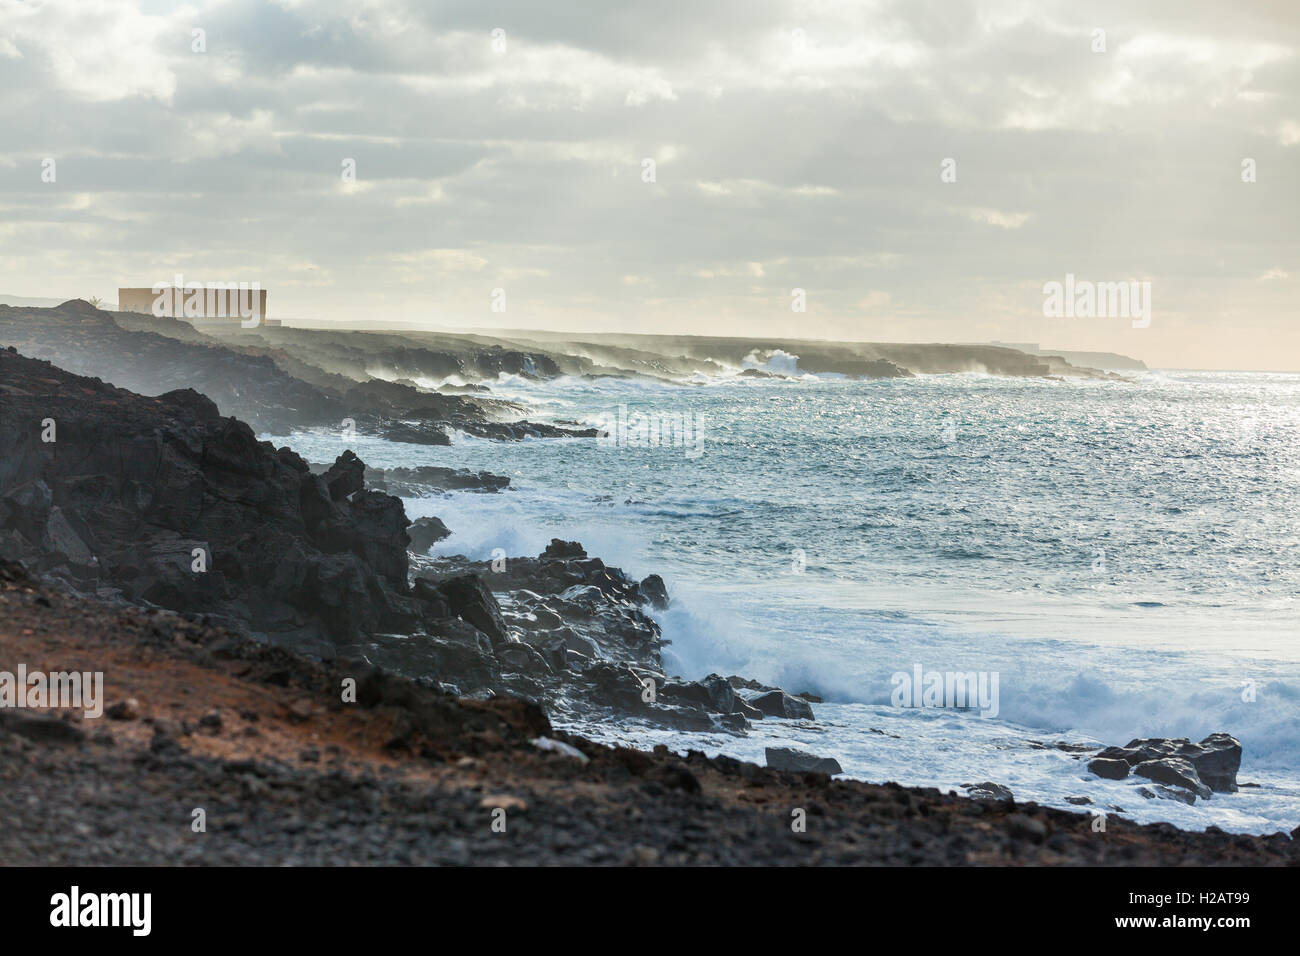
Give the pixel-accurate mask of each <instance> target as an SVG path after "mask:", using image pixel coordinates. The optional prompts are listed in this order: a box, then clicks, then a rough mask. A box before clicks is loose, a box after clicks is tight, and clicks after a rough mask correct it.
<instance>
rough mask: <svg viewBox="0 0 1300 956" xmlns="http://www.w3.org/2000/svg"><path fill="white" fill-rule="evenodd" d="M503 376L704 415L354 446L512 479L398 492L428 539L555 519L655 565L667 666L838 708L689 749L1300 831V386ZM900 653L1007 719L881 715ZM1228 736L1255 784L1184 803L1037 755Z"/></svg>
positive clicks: (375, 456)
mask: <svg viewBox="0 0 1300 956" xmlns="http://www.w3.org/2000/svg"><path fill="white" fill-rule="evenodd" d="M494 391H495V392H497V393H498V394H501V395H505V396H508V397H512V398H517V399H519V400H520V401H523V402H526V403H527V404H528V405H529V406H530V407H531V409H532V411H531V412H530V416H531V417H534V418H553V419H557V420H578V421H584V422H598V421H599V422H600V423H602V424H605V423H608V421H610V420H611V419H615V420H623V421H626V420H628V419H631V420H632V424H633V429H632V433H633V434H636V428H635V426H636V424H637V422H638V419H637V418H636V417H634V416H637V415H639V416H641V418H640V419H639V420H640V421H645V420H647V419H653V420H655V421H656V422H659V421H667V422H670V423H672V424H674V425H681V424H683V423H685V424H687V425H689V426H690V427H691V428H692V429H698V432H696V431H694V430H693V431H692V432H691V439H692V440H691V441H689V442H685V443H681V444H671V443H670V444H669V445H668V446H667V447H664V446H661V447H629V446H628V445H627V444H626V443H619V444H617V445H615V444H613V443H610V442H604V443H601V442H594V441H590V440H563V441H525V442H522V443H518V444H510V445H504V444H500V443H494V442H486V441H479V440H475V439H472V438H461V439H459V440H458V441H457V442H456V443H455V444H454V445H453V446H452V447H451V448H426V447H420V446H413V445H397V444H392V443H388V442H384V441H382V440H379V439H366V438H361V439H357V440H355V441H352V442H350V443H348V444H349V445H350V446H351V447H353V448H354V449H355V450H356V451H357V453H358V454H359V455H361V456H362V457H363V458H364V459H365V460H366V461H367V462H369V463H370V464H372V465H376V466H380V467H383V466H395V465H417V464H451V465H456V466H464V467H472V468H481V469H487V470H490V471H495V472H498V473H503V474H508V475H510V477H511V479H512V484H513V488H512V490H511V491H509V492H508V493H506V494H502V495H495V496H494V495H470V494H459V495H452V496H448V497H444V498H437V499H422V500H413V501H408V503H407V507H408V512H409V513H410V514H411V515H412V516H418V515H422V514H437V515H439V516H440V517H441V518H443V520H444V521H446V523H447V525H448V526H449V527H450V528H451V529H452V530H453V532H454V534H453V536H452V537H451V538H449V539H447V540H446V541H445V542H443V543H442V544H441V545H440V546H439V550H440V551H442V552H445V553H464V554H468V555H470V556H473V557H479V558H482V557H487V556H489V555H490V554H491V552H492V551H493V549H495V548H503V549H504V550H505V551H506V553H507V554H536V553H538V552H540V550H541V549H542V548H543V547H544V546H545V544H546V543H547V541H549V539H550V538H551V537H564V538H570V539H573V538H576V539H579V540H581V541H582V542H583V543H584V544H585V545H586V546H587V548H588V550H589V551H590V552H591V553H593V554H598V555H601V556H603V557H605V558H606V559H607V560H608V561H610V562H611V563H619V564H622V565H623V566H624V567H625V568H626V569H627V570H629V571H631V572H633V573H637V574H643V573H648V572H651V571H654V572H658V573H660V574H663V576H664V578H665V580H666V581H667V582H668V586H669V590H670V593H672V595H673V597H674V604H673V607H672V608H671V609H670V610H669V611H667V612H664V614H663V615H662V620H661V623H662V624H663V627H664V633H665V636H666V637H668V638H669V639H670V640H671V641H672V645H671V648H670V656H669V662H670V663H671V664H672V665H673V667H674V669H676V670H677V671H679V672H681V673H684V674H686V675H687V676H692V677H698V676H703V675H704V674H707V673H709V672H711V671H717V672H721V673H726V674H730V673H740V674H745V675H748V676H754V677H758V678H759V679H763V680H767V681H772V682H774V683H778V684H780V685H781V686H783V687H785V688H787V689H788V690H792V691H802V690H811V691H814V692H816V693H818V694H820V695H822V696H823V697H825V698H826V699H827V700H828V701H829V702H830V703H828V704H826V705H823V706H822V707H819V708H817V710H818V716H819V721H818V725H817V726H816V727H808V728H800V727H794V726H792V725H790V724H789V723H788V722H778V721H768V722H765V724H766V726H762V727H761V728H756V730H755V732H754V733H752V734H751V735H750V737H749V738H748V739H745V740H735V739H725V738H724V739H718V740H711V739H704V740H700V741H695V742H694V743H693V744H692V745H698V746H702V747H704V748H705V749H710V750H715V751H716V750H725V751H727V752H730V753H734V754H737V755H738V756H745V757H754V756H761V749H762V746H763V745H764V743H771V742H772V739H780V738H782V737H786V738H789V739H799V736H800V735H802V737H805V738H806V737H811V740H808V739H801V740H800V742H801V743H802V744H805V745H807V746H808V747H809V748H811V749H816V750H817V751H818V752H829V753H834V754H836V755H838V756H840V757H841V763H843V764H844V765H845V769H846V770H847V771H848V772H849V773H851V774H853V775H855V776H862V777H866V778H869V779H896V780H899V781H900V782H904V783H919V784H932V785H938V786H949V787H951V786H956V785H958V784H960V783H964V782H967V781H969V780H971V779H972V778H977V779H979V780H985V779H991V780H995V781H998V782H1003V783H1007V784H1008V785H1010V786H1012V789H1013V790H1015V791H1016V792H1017V796H1020V797H1022V798H1023V797H1026V796H1032V797H1034V798H1036V799H1039V800H1040V801H1041V802H1045V803H1056V804H1061V805H1065V804H1064V803H1063V802H1062V801H1063V799H1064V797H1065V796H1067V795H1072V794H1074V795H1078V794H1085V795H1090V796H1092V797H1093V798H1094V799H1096V800H1097V801H1098V802H1099V803H1100V802H1102V801H1103V800H1104V801H1105V802H1107V803H1119V804H1120V805H1122V806H1124V808H1125V811H1126V813H1127V814H1128V815H1129V816H1132V817H1135V818H1139V819H1144V820H1145V819H1169V820H1172V821H1173V822H1176V823H1179V824H1180V825H1184V826H1204V825H1206V824H1208V823H1215V824H1217V825H1219V826H1223V827H1224V828H1226V829H1239V830H1254V831H1260V832H1266V831H1272V830H1275V829H1278V828H1282V827H1284V828H1285V829H1288V830H1289V829H1290V828H1291V827H1293V826H1295V825H1296V824H1297V823H1300V773H1297V770H1298V769H1300V641H1297V637H1298V636H1300V606H1298V605H1297V600H1296V599H1297V595H1300V517H1297V516H1298V515H1300V507H1298V506H1300V497H1298V496H1300V492H1297V488H1298V487H1300V481H1297V479H1300V441H1298V439H1300V375H1294V374H1263V373H1181V372H1152V373H1144V374H1142V375H1140V376H1138V377H1137V378H1136V380H1135V381H1133V382H1055V381H1044V380H1019V379H1002V378H995V377H988V376H978V375H950V376H929V377H922V378H918V379H908V380H889V381H871V382H858V381H848V380H842V379H841V380H834V379H825V378H822V379H811V378H804V379H801V380H798V381H783V380H737V379H735V378H732V377H729V378H725V379H715V380H705V379H700V380H699V381H697V382H694V383H687V384H681V385H667V384H657V383H638V382H627V381H623V380H613V379H610V380H598V381H595V382H588V381H579V380H558V381H553V382H546V383H533V382H525V381H522V380H506V381H502V382H501V383H499V384H498V385H497V386H494ZM674 434H676V432H674ZM696 439H698V440H696ZM276 440H277V441H283V442H287V443H289V444H291V445H293V447H295V448H297V449H298V450H299V451H301V452H303V453H304V454H306V455H308V457H311V458H313V459H316V460H328V459H332V458H333V456H334V455H336V454H337V453H338V451H340V450H341V449H342V447H343V443H342V441H341V439H340V438H339V437H338V436H334V435H327V434H320V433H302V434H296V435H293V436H280V437H278V438H277V439H276ZM701 452H702V453H701ZM918 664H919V665H921V666H922V667H923V668H924V669H925V670H926V671H939V672H947V671H963V672H969V671H974V672H983V673H995V674H997V675H998V679H999V680H998V685H999V701H998V707H997V716H996V717H980V716H978V715H977V714H976V713H974V712H970V711H967V712H960V711H954V710H951V709H939V710H917V709H899V708H897V707H893V706H891V689H892V685H891V675H893V674H895V673H897V672H910V671H912V669H913V668H914V666H916V665H918ZM578 729H582V730H584V732H589V733H592V734H593V735H597V736H602V735H603V736H605V737H607V738H614V739H620V740H626V741H628V742H633V743H637V742H640V743H648V742H661V741H662V742H673V740H672V739H669V738H666V737H664V736H663V735H661V734H658V733H657V732H655V731H652V730H649V729H646V728H635V727H631V728H617V729H611V728H578ZM872 729H875V730H877V731H884V733H872V732H871V731H872ZM1217 730H1226V731H1229V732H1231V733H1233V734H1235V735H1236V736H1237V737H1238V738H1239V739H1241V740H1242V742H1243V745H1244V746H1245V750H1246V758H1245V762H1244V764H1243V769H1242V773H1241V775H1240V779H1241V780H1243V781H1247V780H1252V781H1259V782H1261V783H1262V784H1263V786H1261V787H1260V788H1259V789H1258V790H1256V789H1251V790H1249V791H1245V790H1243V792H1242V794H1238V795H1231V796H1226V795H1225V796H1220V795H1216V797H1215V798H1214V799H1213V800H1211V801H1209V802H1208V803H1205V804H1198V805H1197V806H1196V807H1185V806H1183V805H1182V804H1176V803H1174V802H1172V801H1165V800H1143V799H1141V798H1140V797H1136V796H1135V795H1134V793H1135V790H1134V786H1133V784H1131V783H1108V782H1104V781H1098V780H1096V779H1095V778H1092V777H1090V776H1089V775H1087V774H1084V773H1082V772H1081V766H1080V765H1079V763H1078V762H1077V761H1074V760H1073V759H1072V758H1070V757H1069V756H1068V755H1064V754H1061V753H1060V752H1059V751H1043V750H1040V749H1038V748H1036V747H1034V746H1032V745H1030V744H1028V741H1031V740H1033V741H1053V740H1057V739H1062V738H1065V739H1077V740H1086V739H1091V740H1097V741H1101V742H1104V743H1124V742H1126V741H1127V740H1129V739H1130V738H1131V737H1135V736H1150V735H1171V736H1190V737H1192V738H1193V739H1199V738H1200V737H1201V736H1204V735H1205V734H1207V733H1210V732H1212V731H1217ZM889 735H893V736H889ZM682 739H683V738H681V737H680V735H679V736H678V737H677V738H676V740H677V741H678V745H680V746H684V744H681V743H680V741H681V740H682ZM999 774H1001V776H999Z"/></svg>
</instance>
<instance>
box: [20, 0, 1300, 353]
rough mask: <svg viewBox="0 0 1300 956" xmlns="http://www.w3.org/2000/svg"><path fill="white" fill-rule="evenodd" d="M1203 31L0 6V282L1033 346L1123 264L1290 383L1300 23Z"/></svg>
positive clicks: (265, 1) (480, 11) (1160, 15)
mask: <svg viewBox="0 0 1300 956" xmlns="http://www.w3.org/2000/svg"><path fill="white" fill-rule="evenodd" d="M1214 8H1215V5H1213V4H1202V3H1195V2H1187V0H1151V2H1148V3H1144V4H1141V5H1134V4H1131V3H1129V2H1122V0H1099V2H1097V3H1095V4H1089V5H1087V7H1086V9H1085V8H1082V7H1080V6H1079V5H1078V4H1075V3H1072V2H1068V0H1042V2H1037V3H1032V4H1030V3H1026V2H1023V0H976V2H971V3H966V4H952V3H948V2H943V0H906V2H905V0H861V2H843V3H840V2H836V3H831V2H822V0H718V2H717V3H710V4H699V3H697V2H694V0H664V2H663V3H659V4H639V5H632V4H608V5H605V4H585V3H579V2H576V0H570V2H563V0H557V3H555V4H547V5H538V4H536V3H533V2H531V0H529V2H525V0H496V2H483V0H444V2H441V3H439V4H436V5H429V4H423V3H417V2H414V0H411V2H405V0H370V2H366V3H361V4H359V3H356V2H355V0H280V2H269V0H220V2H218V0H195V2H192V3H191V4H189V5H186V6H171V5H163V4H155V3H131V2H110V0H86V2H84V3H77V4H54V3H39V4H38V3H29V2H17V0H0V88H3V89H4V90H5V91H6V93H5V95H4V96H3V97H0V129H3V130H4V133H5V135H4V137H3V140H0V220H3V221H4V223H5V229H4V230H3V231H2V232H0V255H3V256H5V257H6V260H7V262H8V263H9V264H10V269H9V270H8V272H9V274H10V275H11V277H12V278H11V280H9V281H12V282H15V283H17V284H18V285H19V286H20V287H18V288H8V289H3V290H0V291H4V292H7V293H11V294H19V295H21V294H29V295H48V296H58V295H60V294H63V293H64V292H69V291H74V292H77V293H78V294H81V293H82V292H83V291H86V290H87V289H88V287H89V286H90V285H91V284H92V283H93V282H99V283H101V284H103V286H104V287H103V288H99V289H93V288H90V289H89V291H90V292H92V293H93V292H97V293H98V294H100V295H103V296H105V297H108V296H110V295H111V294H112V291H113V289H114V288H115V287H116V285H117V284H118V283H121V284H131V285H135V284H144V283H145V280H147V279H151V278H154V277H156V275H158V274H162V275H166V274H167V273H168V272H169V271H172V270H175V269H181V270H182V271H185V272H186V273H192V274H195V275H213V276H219V274H220V273H221V272H222V270H238V274H237V276H236V277H237V278H239V277H247V278H250V279H252V278H256V279H259V280H260V281H262V283H263V285H264V286H265V287H267V288H269V289H272V290H274V289H276V288H281V289H283V290H284V291H283V293H282V294H281V295H280V296H278V297H277V304H278V306H277V311H279V313H280V314H281V315H289V316H293V315H302V316H310V317H317V318H339V319H346V318H348V317H349V316H355V315H358V314H360V313H361V312H363V311H366V310H370V309H371V306H372V304H373V299H372V298H370V297H369V295H368V293H367V291H366V290H373V289H375V288H388V289H389V291H388V292H386V294H385V298H384V308H385V310H387V311H388V312H391V314H392V315H393V317H394V318H395V319H396V318H420V319H433V320H437V321H443V322H459V323H464V324H475V325H478V324H486V323H492V322H498V323H501V324H504V325H516V326H517V325H519V324H526V323H532V324H547V325H551V326H555V327H581V328H591V329H595V328H611V329H613V328H644V329H647V330H656V329H663V330H672V331H686V332H689V331H698V329H699V327H700V323H701V322H702V321H706V320H707V321H708V322H709V323H710V329H711V330H713V331H717V332H736V331H761V332H765V333H773V334H777V333H781V334H793V335H798V334H803V335H817V336H825V337H834V336H845V337H853V338H864V337H865V338H870V337H873V336H874V337H883V338H903V339H906V338H915V337H918V336H921V335H924V336H925V337H928V338H944V337H947V338H953V339H958V340H963V341H964V340H968V339H969V338H971V334H970V330H971V328H974V327H978V328H980V329H982V330H986V331H985V333H982V334H987V336H988V337H990V338H1000V339H1003V340H1007V341H1035V340H1037V339H1039V338H1044V337H1053V336H1058V335H1060V334H1061V332H1060V330H1056V329H1044V328H1042V325H1041V301H1036V300H1035V297H1034V295H1032V294H1030V293H1032V290H1033V289H1035V288H1041V285H1042V283H1043V282H1044V281H1047V280H1048V279H1051V278H1059V277H1060V276H1062V275H1064V274H1065V273H1067V272H1074V273H1076V274H1078V275H1087V276H1090V277H1093V278H1095V279H1097V280H1099V281H1104V280H1106V279H1119V278H1123V277H1126V276H1130V275H1139V274H1140V275H1143V276H1151V277H1152V279H1153V281H1154V282H1155V283H1157V288H1159V289H1161V290H1162V292H1161V295H1162V297H1163V300H1164V301H1167V302H1171V306H1170V307H1171V308H1172V301H1171V290H1183V291H1184V292H1185V291H1186V290H1190V289H1191V288H1193V286H1195V288H1196V293H1197V294H1196V295H1191V294H1190V293H1188V294H1186V295H1182V294H1181V293H1179V296H1178V297H1179V298H1180V299H1183V301H1180V302H1179V309H1180V316H1182V317H1183V327H1184V328H1187V329H1190V330H1192V331H1191V332H1189V333H1188V334H1187V335H1186V336H1185V338H1184V340H1182V341H1179V340H1175V339H1172V338H1167V339H1164V340H1161V344H1160V346H1159V348H1160V349H1162V350H1163V352H1162V353H1161V354H1163V355H1165V356H1168V359H1167V360H1168V361H1170V362H1182V363H1187V364H1210V363H1211V362H1212V361H1213V357H1214V356H1213V350H1212V349H1210V348H1208V347H1207V346H1204V345H1202V344H1200V343H1202V342H1208V341H1210V340H1211V339H1212V338H1213V332H1214V331H1215V330H1216V329H1218V328H1221V327H1224V326H1225V323H1226V322H1227V320H1225V319H1224V318H1223V316H1224V315H1225V314H1228V313H1229V312H1232V314H1235V315H1240V314H1241V313H1242V312H1250V311H1252V310H1253V311H1255V312H1258V313H1259V315H1260V319H1259V321H1261V322H1265V323H1268V322H1275V323H1277V327H1278V329H1279V335H1278V336H1277V337H1275V338H1274V339H1273V340H1272V341H1270V342H1267V343H1265V342H1263V341H1262V340H1261V343H1260V345H1259V346H1258V351H1259V353H1260V361H1261V362H1265V363H1273V364H1276V355H1277V353H1278V352H1279V351H1281V352H1282V353H1284V354H1289V355H1292V356H1293V357H1292V358H1291V359H1289V361H1291V362H1292V363H1293V364H1295V365H1297V366H1300V342H1297V340H1296V337H1295V333H1294V332H1292V331H1290V330H1289V329H1287V328H1286V308H1285V300H1284V299H1277V298H1274V296H1275V295H1277V292H1276V290H1277V289H1278V288H1279V287H1280V286H1282V285H1284V283H1279V282H1268V283H1261V282H1259V281H1258V280H1259V278H1260V276H1261V273H1265V274H1267V273H1266V272H1265V265H1264V264H1266V263H1277V262H1287V261H1294V260H1295V259H1296V256H1297V253H1300V248H1298V240H1297V237H1296V232H1295V228H1294V223H1293V221H1292V220H1293V210H1294V208H1295V198H1296V195H1297V185H1296V174H1295V168H1296V167H1295V162H1294V155H1293V154H1294V150H1295V146H1296V144H1297V143H1300V125H1298V121H1297V119H1296V117H1298V116H1300V57H1297V52H1298V51H1300V23H1298V22H1297V21H1300V17H1297V16H1296V15H1295V14H1293V13H1292V12H1291V8H1290V6H1289V5H1287V4H1278V3H1272V2H1268V0H1239V2H1237V3H1234V5H1233V9H1232V15H1231V17H1227V18H1225V16H1224V15H1223V14H1222V12H1221V10H1216V9H1214ZM196 28H201V29H203V30H204V31H205V34H204V36H205V41H206V52H203V53H196V52H193V50H192V31H193V30H194V29H196ZM1099 28H1101V29H1104V30H1105V37H1106V44H1105V50H1104V51H1102V52H1094V50H1093V45H1094V43H1093V37H1094V31H1095V30H1097V29H1099ZM496 29H500V30H503V31H504V34H503V35H502V36H503V39H504V45H502V44H497V45H496V46H494V44H493V31H494V30H496ZM47 157H52V158H55V159H56V160H57V162H58V179H57V182H54V183H46V182H43V181H42V178H41V165H40V164H41V161H42V159H44V158H47ZM1245 157H1250V158H1253V159H1255V160H1256V161H1257V164H1258V170H1259V175H1258V177H1257V181H1256V182H1254V183H1251V184H1246V183H1243V182H1242V181H1241V179H1240V169H1241V161H1242V159H1243V158H1245ZM945 158H953V159H955V161H956V170H957V176H956V181H955V182H945V181H943V180H942V179H941V176H940V173H941V166H940V164H941V162H942V161H943V160H944V159H945ZM644 159H653V160H655V163H656V170H655V173H656V175H655V177H654V181H653V182H646V181H644V178H643V175H642V161H643V160H644ZM347 160H351V161H353V162H354V163H355V170H356V179H355V181H354V182H348V181H345V180H344V179H343V178H342V177H341V170H342V167H343V164H344V163H345V161H347ZM73 197H75V198H73ZM303 263H309V264H310V268H306V267H304V266H303V265H302V264H303ZM506 281H509V282H510V283H511V299H510V301H511V303H512V306H511V308H512V309H514V308H515V305H514V304H513V303H527V314H526V315H524V314H523V312H522V309H523V306H522V305H521V306H520V309H521V312H520V313H519V314H515V313H513V312H512V313H509V314H507V315H504V316H500V315H496V314H494V313H491V312H490V311H489V295H488V293H489V292H490V290H491V288H492V287H493V285H494V284H497V283H502V282H506ZM1203 281H1204V282H1206V283H1208V284H1204V285H1201V284H1198V283H1201V282H1203ZM69 286H73V287H75V288H73V289H71V290H69V288H68V287H69ZM793 287H801V288H806V289H807V290H808V295H809V300H810V302H812V303H815V308H813V309H810V312H809V313H808V314H807V315H804V316H801V317H797V318H796V317H794V316H792V314H791V312H790V310H789V306H788V298H789V290H790V289H791V288H793ZM1026 290H1030V293H1027V292H1026ZM1038 299H1039V300H1041V295H1040V296H1039V297H1038ZM886 308H887V309H888V310H889V313H890V314H889V324H888V325H887V326H885V325H882V326H881V327H879V328H877V327H872V325H871V323H870V322H864V321H863V316H862V311H863V310H867V311H868V312H871V311H872V310H875V311H877V312H880V313H882V318H883V312H884V310H885V309H886ZM945 329H946V330H948V331H947V332H946V333H945V332H944V330H945ZM1071 334H1072V335H1075V336H1076V337H1077V339H1078V341H1076V342H1074V343H1073V344H1075V345H1077V346H1079V347H1093V348H1114V349H1117V350H1121V351H1122V350H1124V349H1125V348H1129V349H1131V348H1132V347H1133V346H1134V341H1133V339H1132V337H1131V336H1128V337H1124V338H1118V337H1116V333H1115V331H1114V330H1109V331H1107V330H1103V329H1100V328H1096V329H1085V328H1083V327H1079V328H1078V329H1075V330H1073V331H1072V332H1071ZM1085 340H1086V341H1085ZM1155 340H1156V336H1155V335H1154V334H1153V335H1151V336H1149V337H1148V339H1147V341H1155ZM1138 341H1139V343H1140V342H1141V341H1142V340H1138ZM1050 344H1052V345H1054V346H1056V347H1065V346H1066V345H1068V344H1071V343H1066V342H1062V341H1060V339H1059V338H1054V339H1053V341H1052V342H1051V343H1050ZM1198 350H1200V352H1202V353H1203V354H1202V355H1200V357H1199V358H1198V356H1197V351H1198ZM1288 350H1290V351H1289V352H1288ZM1144 357H1147V358H1149V359H1150V360H1151V361H1152V362H1153V363H1159V362H1160V361H1161V360H1162V359H1161V355H1150V356H1144Z"/></svg>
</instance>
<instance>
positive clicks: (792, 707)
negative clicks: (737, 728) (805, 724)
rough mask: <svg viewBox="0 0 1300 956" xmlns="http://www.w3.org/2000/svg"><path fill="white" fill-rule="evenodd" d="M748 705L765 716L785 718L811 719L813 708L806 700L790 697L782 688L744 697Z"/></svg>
mask: <svg viewBox="0 0 1300 956" xmlns="http://www.w3.org/2000/svg"><path fill="white" fill-rule="evenodd" d="M745 700H746V703H748V704H749V706H751V707H753V708H755V709H757V710H760V711H762V712H763V714H764V715H765V716H767V717H784V718H786V719H787V720H812V719H813V709H812V706H811V705H810V704H809V703H808V702H807V701H806V700H800V699H799V698H798V697H791V696H790V695H789V694H787V693H786V692H785V691H783V690H769V691H766V692H764V693H759V694H753V695H750V696H748V697H746V699H745Z"/></svg>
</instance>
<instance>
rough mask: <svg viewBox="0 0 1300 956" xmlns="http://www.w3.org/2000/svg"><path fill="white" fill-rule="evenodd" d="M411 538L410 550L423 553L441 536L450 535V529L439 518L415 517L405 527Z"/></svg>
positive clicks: (440, 538) (446, 536)
mask: <svg viewBox="0 0 1300 956" xmlns="http://www.w3.org/2000/svg"><path fill="white" fill-rule="evenodd" d="M406 533H407V535H408V536H409V537H410V539H411V550H412V551H415V552H417V553H421V554H423V553H425V552H427V551H428V550H429V549H430V548H432V547H433V546H434V545H435V544H437V543H438V542H439V541H441V540H442V539H443V538H448V537H450V536H451V530H450V529H449V528H448V527H447V526H446V525H445V524H443V523H442V519H441V518H434V517H429V518H416V519H415V520H414V521H412V522H411V525H410V527H408V528H407V529H406Z"/></svg>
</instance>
